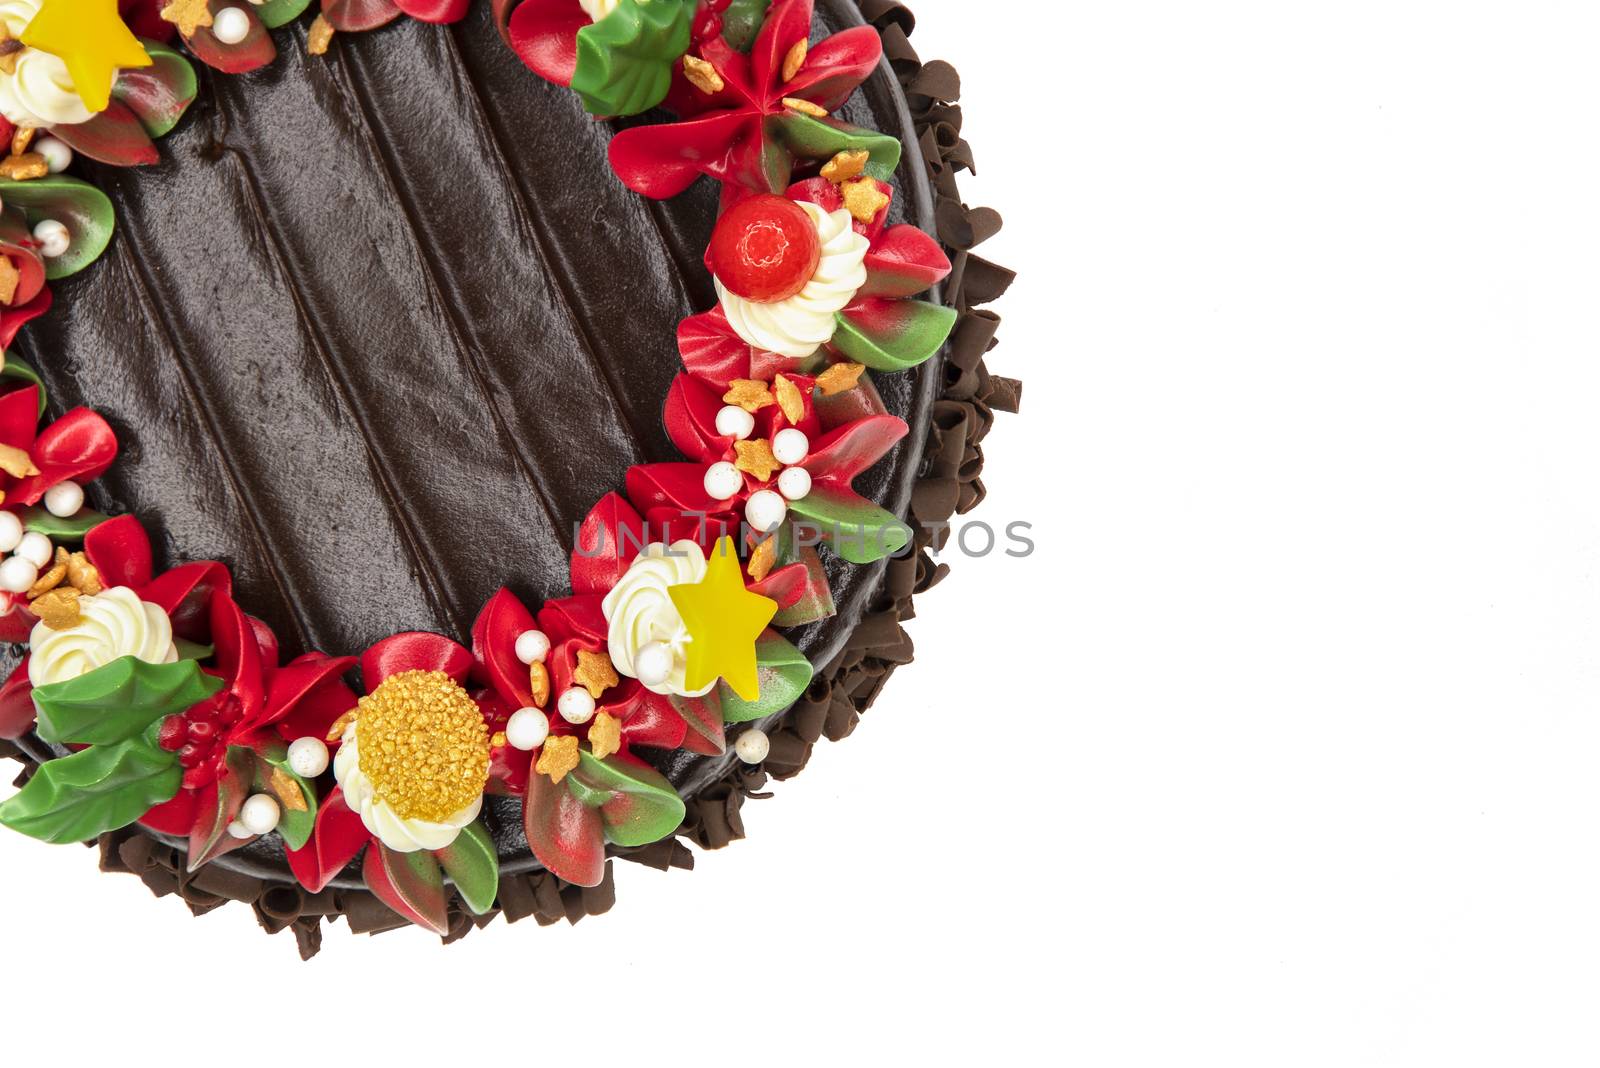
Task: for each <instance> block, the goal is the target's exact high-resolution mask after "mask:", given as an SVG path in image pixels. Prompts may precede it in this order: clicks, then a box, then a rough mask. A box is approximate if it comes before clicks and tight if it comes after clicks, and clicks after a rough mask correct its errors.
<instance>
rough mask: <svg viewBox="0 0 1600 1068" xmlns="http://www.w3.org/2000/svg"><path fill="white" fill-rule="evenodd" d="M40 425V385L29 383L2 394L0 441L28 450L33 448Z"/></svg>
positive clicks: (0, 404) (0, 401) (0, 402)
mask: <svg viewBox="0 0 1600 1068" xmlns="http://www.w3.org/2000/svg"><path fill="white" fill-rule="evenodd" d="M38 427H39V387H38V386H34V385H29V386H26V387H24V388H22V389H17V390H12V391H11V392H10V393H6V394H3V395H0V443H3V444H6V445H10V446H11V447H12V448H16V449H22V450H23V451H24V452H26V451H28V450H30V449H32V448H33V438H34V435H35V434H36V433H37V432H38Z"/></svg>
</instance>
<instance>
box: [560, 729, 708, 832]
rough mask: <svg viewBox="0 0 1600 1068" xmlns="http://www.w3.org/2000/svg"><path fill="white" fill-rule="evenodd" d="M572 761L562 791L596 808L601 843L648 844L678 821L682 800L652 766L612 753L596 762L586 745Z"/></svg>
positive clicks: (669, 829) (670, 829)
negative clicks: (603, 840) (573, 765)
mask: <svg viewBox="0 0 1600 1068" xmlns="http://www.w3.org/2000/svg"><path fill="white" fill-rule="evenodd" d="M578 761H579V762H578V766H577V768H575V769H574V770H573V771H571V772H570V773H568V775H567V778H566V783H567V789H568V790H570V791H571V792H572V796H573V797H575V798H577V799H578V800H579V801H580V802H582V803H583V804H585V805H588V806H589V807H590V808H598V809H599V810H600V819H601V822H602V824H603V825H604V827H605V835H606V841H608V842H611V843H612V844H614V845H619V846H624V847H627V846H642V845H649V844H650V843H651V842H659V841H661V839H663V838H665V837H666V836H667V835H669V834H671V833H672V832H673V831H675V830H677V829H678V825H679V824H680V823H682V822H683V814H684V807H683V798H681V797H679V796H678V792H677V791H676V790H674V789H673V788H672V784H671V783H670V782H668V781H667V780H666V778H665V777H664V776H662V775H661V773H660V772H658V771H656V770H655V769H653V768H649V767H641V766H639V765H636V764H629V763H624V762H623V761H621V760H619V759H617V758H616V757H607V758H606V759H605V760H600V759H599V758H597V757H596V756H595V755H594V754H593V753H591V752H589V751H588V750H587V749H580V750H578Z"/></svg>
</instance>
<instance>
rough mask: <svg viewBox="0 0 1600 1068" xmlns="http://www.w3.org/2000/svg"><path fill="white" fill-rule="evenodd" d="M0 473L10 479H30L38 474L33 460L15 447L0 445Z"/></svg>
mask: <svg viewBox="0 0 1600 1068" xmlns="http://www.w3.org/2000/svg"><path fill="white" fill-rule="evenodd" d="M0 471H4V472H5V473H6V474H8V475H10V476H11V477H12V478H31V477H33V476H34V475H37V474H38V473H39V469H38V468H37V467H35V466H33V459H32V458H31V457H29V455H28V454H27V452H25V451H24V450H22V449H19V448H17V447H16V446H15V445H0Z"/></svg>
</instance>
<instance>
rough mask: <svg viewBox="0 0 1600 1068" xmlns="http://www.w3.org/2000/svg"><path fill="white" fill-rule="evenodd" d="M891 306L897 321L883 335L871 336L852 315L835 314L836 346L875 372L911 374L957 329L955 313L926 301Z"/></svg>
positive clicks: (896, 303) (902, 302)
mask: <svg viewBox="0 0 1600 1068" xmlns="http://www.w3.org/2000/svg"><path fill="white" fill-rule="evenodd" d="M884 303H886V304H888V303H891V302H888V301H885V302H884ZM892 303H893V304H894V306H895V310H896V312H897V317H896V321H895V322H894V323H893V324H892V329H891V330H888V331H886V332H884V333H881V334H869V333H868V332H867V331H866V330H864V329H862V326H861V324H859V323H857V322H855V321H854V320H852V319H851V318H850V316H849V315H846V314H845V313H844V312H838V313H836V314H835V315H834V317H833V322H834V331H833V347H834V348H836V349H838V350H839V351H840V352H842V353H844V354H845V355H846V356H848V357H850V358H851V359H852V360H854V361H856V362H857V363H861V364H865V365H867V366H868V367H870V368H872V369H873V370H874V371H908V370H910V369H911V368H913V367H916V366H918V365H919V364H922V363H924V362H926V361H927V360H929V359H931V358H932V357H933V354H934V353H936V352H938V351H939V349H940V347H941V346H942V345H944V343H945V341H947V340H948V339H949V337H950V331H951V330H953V329H954V328H955V325H956V310H955V309H954V308H946V307H944V306H943V305H939V304H931V303H929V302H928V301H925V300H904V301H894V302H892Z"/></svg>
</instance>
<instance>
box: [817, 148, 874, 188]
mask: <svg viewBox="0 0 1600 1068" xmlns="http://www.w3.org/2000/svg"><path fill="white" fill-rule="evenodd" d="M871 158H872V157H871V155H870V154H869V153H868V152H867V151H866V149H857V150H856V151H854V152H840V153H838V154H837V155H835V156H834V157H833V158H832V159H830V160H829V161H828V162H826V163H824V164H823V165H822V176H823V177H824V178H826V179H827V180H828V181H830V182H833V183H834V184H835V185H837V184H838V183H840V182H848V181H849V180H850V179H852V178H854V177H855V176H856V175H858V174H860V173H861V172H862V171H864V170H866V169H867V160H869V159H871Z"/></svg>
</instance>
